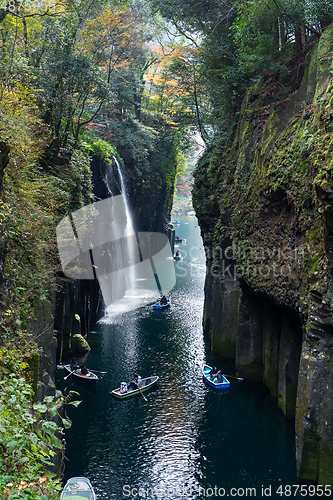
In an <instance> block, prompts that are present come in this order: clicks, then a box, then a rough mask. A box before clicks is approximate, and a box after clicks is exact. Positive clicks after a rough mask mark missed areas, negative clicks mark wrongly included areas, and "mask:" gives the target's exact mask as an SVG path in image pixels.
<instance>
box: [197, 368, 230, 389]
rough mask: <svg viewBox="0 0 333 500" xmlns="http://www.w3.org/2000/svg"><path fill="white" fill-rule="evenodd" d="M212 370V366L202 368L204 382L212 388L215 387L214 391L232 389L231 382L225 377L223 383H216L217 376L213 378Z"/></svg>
mask: <svg viewBox="0 0 333 500" xmlns="http://www.w3.org/2000/svg"><path fill="white" fill-rule="evenodd" d="M211 370H212V367H211V366H208V365H203V368H202V376H203V379H204V381H205V382H206V383H207V384H208V385H209V386H210V387H213V388H214V389H219V390H220V389H229V387H230V382H229V380H228V379H227V378H226V377H225V376H224V375H223V382H217V381H216V375H213V376H211V375H210V372H211Z"/></svg>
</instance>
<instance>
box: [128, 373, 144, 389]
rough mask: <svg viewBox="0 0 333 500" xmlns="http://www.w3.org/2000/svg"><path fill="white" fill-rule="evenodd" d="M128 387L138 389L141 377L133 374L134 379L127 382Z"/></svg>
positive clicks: (140, 384) (140, 385)
mask: <svg viewBox="0 0 333 500" xmlns="http://www.w3.org/2000/svg"><path fill="white" fill-rule="evenodd" d="M128 387H129V388H131V389H139V388H140V387H142V378H141V377H140V375H137V374H135V375H134V379H133V380H132V382H130V383H129V385H128Z"/></svg>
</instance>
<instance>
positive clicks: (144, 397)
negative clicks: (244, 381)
mask: <svg viewBox="0 0 333 500" xmlns="http://www.w3.org/2000/svg"><path fill="white" fill-rule="evenodd" d="M138 389H139V391H140V392H141V394H142V397H143V399H144V400H145V401H148V399H147V398H146V396H145V395H144V394H143V392H142V391H141V389H140V387H139V386H138Z"/></svg>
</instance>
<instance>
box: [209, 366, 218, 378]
mask: <svg viewBox="0 0 333 500" xmlns="http://www.w3.org/2000/svg"><path fill="white" fill-rule="evenodd" d="M209 373H210V378H214V375H216V374H217V368H216V366H214V367H213V368H212V369H211V370H210V372H209Z"/></svg>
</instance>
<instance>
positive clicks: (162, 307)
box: [153, 299, 171, 309]
mask: <svg viewBox="0 0 333 500" xmlns="http://www.w3.org/2000/svg"><path fill="white" fill-rule="evenodd" d="M170 304H171V302H170V300H169V299H168V300H167V303H166V304H161V302H160V301H158V302H155V304H153V309H166V308H167V307H170Z"/></svg>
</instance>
